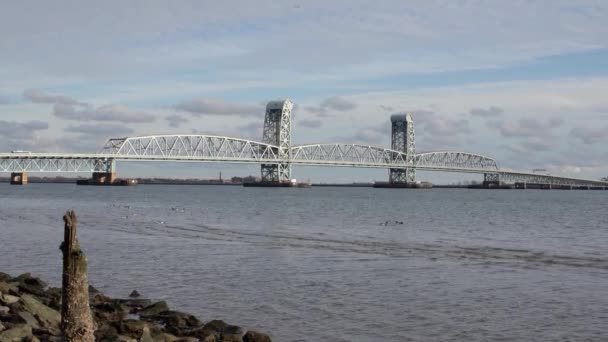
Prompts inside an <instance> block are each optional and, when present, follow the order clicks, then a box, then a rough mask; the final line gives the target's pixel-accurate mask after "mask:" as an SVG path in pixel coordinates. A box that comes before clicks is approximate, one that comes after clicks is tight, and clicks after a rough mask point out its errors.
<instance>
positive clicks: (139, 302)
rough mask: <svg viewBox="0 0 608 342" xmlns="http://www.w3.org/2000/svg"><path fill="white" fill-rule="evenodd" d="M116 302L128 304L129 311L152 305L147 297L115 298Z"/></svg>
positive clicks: (135, 311) (134, 311)
mask: <svg viewBox="0 0 608 342" xmlns="http://www.w3.org/2000/svg"><path fill="white" fill-rule="evenodd" d="M114 301H116V302H117V303H120V304H122V305H125V306H128V307H129V309H130V312H131V313H137V312H139V310H141V309H143V308H145V307H146V306H150V305H152V301H151V300H149V299H135V298H133V299H115V300H114Z"/></svg>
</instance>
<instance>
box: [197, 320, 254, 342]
mask: <svg viewBox="0 0 608 342" xmlns="http://www.w3.org/2000/svg"><path fill="white" fill-rule="evenodd" d="M187 335H188V336H194V337H197V338H198V339H200V340H201V341H205V342H215V341H217V342H220V341H221V342H242V338H241V336H242V335H243V329H241V328H240V327H238V326H236V325H230V324H227V323H226V322H224V321H221V320H214V321H211V322H209V323H207V324H205V326H203V327H202V328H199V329H194V330H192V331H190V332H188V333H187Z"/></svg>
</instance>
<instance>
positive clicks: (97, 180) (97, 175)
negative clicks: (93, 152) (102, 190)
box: [91, 172, 118, 184]
mask: <svg viewBox="0 0 608 342" xmlns="http://www.w3.org/2000/svg"><path fill="white" fill-rule="evenodd" d="M116 180H118V175H117V174H116V172H93V177H91V181H92V182H93V183H94V184H114V183H115V182H116Z"/></svg>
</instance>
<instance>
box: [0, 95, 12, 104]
mask: <svg viewBox="0 0 608 342" xmlns="http://www.w3.org/2000/svg"><path fill="white" fill-rule="evenodd" d="M9 103H10V101H9V99H8V96H3V95H0V106H1V105H6V104H9Z"/></svg>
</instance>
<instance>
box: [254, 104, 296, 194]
mask: <svg viewBox="0 0 608 342" xmlns="http://www.w3.org/2000/svg"><path fill="white" fill-rule="evenodd" d="M292 109H293V103H292V102H291V100H289V99H286V100H283V101H271V102H268V104H267V105H266V117H265V118H264V132H263V136H262V142H264V143H266V144H272V145H276V146H278V151H275V153H276V154H277V157H278V158H279V159H280V160H281V162H280V163H279V164H262V182H288V181H289V180H290V179H291V110H292Z"/></svg>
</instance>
